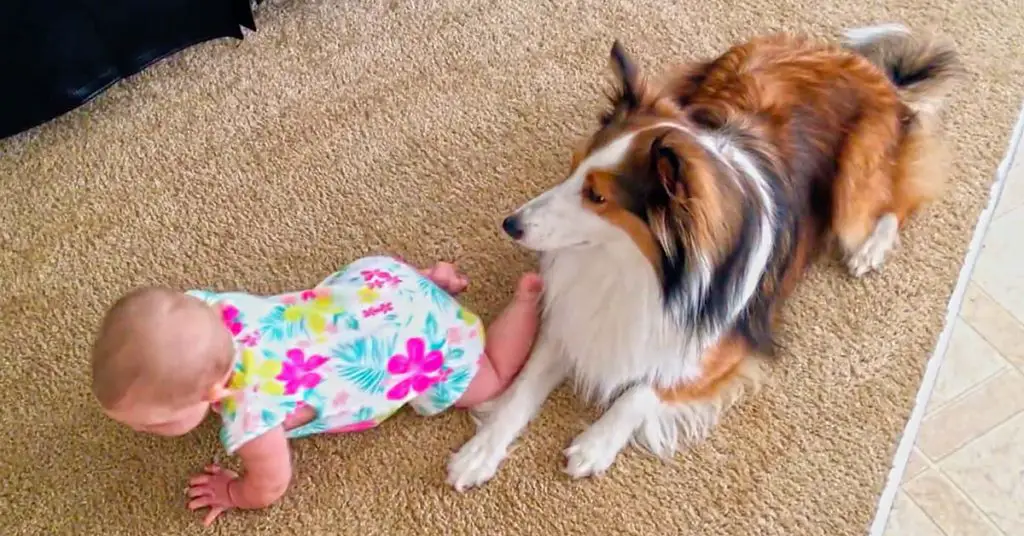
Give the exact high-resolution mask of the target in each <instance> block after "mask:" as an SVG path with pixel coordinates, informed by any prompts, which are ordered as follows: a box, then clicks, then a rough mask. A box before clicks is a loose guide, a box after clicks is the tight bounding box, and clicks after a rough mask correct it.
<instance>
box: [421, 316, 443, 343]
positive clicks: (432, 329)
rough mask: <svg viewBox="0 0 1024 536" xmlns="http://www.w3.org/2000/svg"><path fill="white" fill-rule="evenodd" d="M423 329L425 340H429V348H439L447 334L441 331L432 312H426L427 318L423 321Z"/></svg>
mask: <svg viewBox="0 0 1024 536" xmlns="http://www.w3.org/2000/svg"><path fill="white" fill-rule="evenodd" d="M423 329H424V331H426V335H427V341H428V342H430V349H431V350H440V349H441V347H443V346H444V343H445V341H446V340H447V335H446V334H445V333H442V332H441V328H440V326H438V325H437V318H435V317H434V314H433V313H427V320H426V322H425V323H424V326H423Z"/></svg>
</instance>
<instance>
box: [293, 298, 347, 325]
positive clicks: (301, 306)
mask: <svg viewBox="0 0 1024 536" xmlns="http://www.w3.org/2000/svg"><path fill="white" fill-rule="evenodd" d="M344 311H345V309H344V308H343V307H341V306H339V305H336V304H335V303H334V299H333V298H332V297H331V296H329V295H328V296H316V297H314V298H312V299H308V300H305V301H301V302H299V303H295V304H292V305H289V306H288V307H286V308H285V310H284V320H285V322H292V323H294V322H302V321H305V323H306V326H307V327H308V328H309V331H310V332H312V333H313V334H320V333H323V332H324V330H325V329H326V328H327V319H328V317H333V316H334V315H338V314H341V313H343V312H344Z"/></svg>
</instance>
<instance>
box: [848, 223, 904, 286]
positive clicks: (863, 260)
mask: <svg viewBox="0 0 1024 536" xmlns="http://www.w3.org/2000/svg"><path fill="white" fill-rule="evenodd" d="M899 238H900V237H899V221H897V220H896V216H895V215H894V214H886V215H884V216H882V217H881V218H880V219H879V220H878V223H877V224H876V225H875V230H874V231H873V232H872V233H871V236H869V237H868V239H867V240H865V241H864V243H863V244H861V246H860V249H858V250H857V251H856V252H854V253H853V254H852V255H850V257H849V259H847V261H846V264H847V268H849V270H850V274H851V275H853V276H854V277H863V276H864V275H867V274H868V273H869V272H873V271H876V270H878V269H879V268H881V267H882V264H883V263H885V259H886V257H887V256H888V255H889V252H890V251H892V250H893V248H895V247H896V245H897V244H898V243H899Z"/></svg>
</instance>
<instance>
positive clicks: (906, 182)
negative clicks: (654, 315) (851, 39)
mask: <svg viewBox="0 0 1024 536" xmlns="http://www.w3.org/2000/svg"><path fill="white" fill-rule="evenodd" d="M903 37H904V38H901V36H896V37H887V38H886V39H884V40H879V41H877V42H873V43H871V44H870V46H863V47H861V48H856V47H853V46H846V47H844V46H839V45H835V44H822V43H820V42H816V41H813V40H810V39H806V38H801V37H795V36H791V35H775V36H768V37H759V38H755V39H753V40H750V41H748V42H746V43H744V44H741V45H738V46H735V47H733V48H731V49H730V50H728V51H727V52H725V53H724V54H722V55H721V56H719V57H718V58H716V59H714V60H711V61H705V62H696V63H690V64H686V65H681V66H679V67H677V68H675V69H672V70H670V71H669V72H667V73H666V74H665V75H664V76H663V77H661V78H660V79H659V80H648V79H646V78H645V77H644V76H643V75H642V73H640V72H639V70H638V69H637V68H636V67H635V66H634V64H633V63H632V62H631V61H630V59H629V58H628V57H627V55H626V53H625V51H624V50H623V48H622V47H621V46H620V45H619V44H618V43H616V45H615V46H614V47H613V50H612V66H613V69H614V71H615V73H616V75H617V81H618V85H617V91H616V92H615V93H614V94H612V95H611V101H612V106H611V109H610V110H609V111H608V112H607V113H606V114H605V115H603V116H602V118H601V123H602V128H601V129H600V130H599V131H598V132H596V133H595V134H594V135H593V136H592V137H591V138H590V139H588V140H587V141H586V143H584V144H582V146H581V147H580V149H579V150H577V151H575V152H574V154H573V167H574V168H575V166H576V165H577V164H578V163H579V162H580V161H581V160H582V159H583V158H585V157H586V155H587V154H589V153H590V152H592V151H594V150H597V149H599V148H601V147H603V146H604V145H606V144H607V143H609V141H610V140H614V139H617V138H620V137H621V136H623V135H624V134H626V133H630V132H634V133H636V138H635V141H634V142H633V143H632V150H631V153H630V155H629V157H628V158H627V159H626V162H624V163H623V164H622V165H621V166H620V168H619V169H615V170H608V171H607V172H594V173H591V174H590V175H589V176H588V177H587V178H586V184H585V187H584V189H583V191H582V195H583V197H584V199H583V201H584V204H585V206H589V207H590V208H591V210H593V211H594V212H595V213H597V214H599V215H600V216H602V217H604V218H606V219H607V220H608V221H609V222H611V223H613V224H614V225H617V226H619V227H620V228H622V229H623V230H624V231H625V232H626V233H628V234H629V235H630V236H631V237H632V238H633V240H634V242H635V243H636V245H637V247H638V248H639V249H640V250H641V251H642V252H643V253H644V255H645V256H646V257H647V258H648V259H649V260H650V261H651V263H652V266H653V267H654V269H655V270H656V271H657V272H658V274H659V276H660V277H661V278H662V279H663V280H664V281H665V288H666V292H667V293H670V292H672V291H674V292H677V293H683V294H685V293H687V292H690V289H686V288H681V289H680V288H678V286H675V284H676V283H678V281H675V280H674V279H679V278H683V277H684V276H685V273H684V272H685V270H693V269H695V268H694V267H695V266H697V265H698V264H699V263H700V262H701V260H702V259H704V260H705V262H709V263H710V264H711V266H712V268H713V269H715V270H718V269H720V268H722V267H723V264H725V263H727V262H730V261H729V259H730V258H731V257H730V255H731V254H732V252H734V251H736V250H737V248H740V247H742V246H743V245H744V241H745V240H750V239H751V237H750V236H749V235H747V234H745V232H744V229H745V225H747V223H745V222H746V220H745V218H750V217H751V202H752V195H753V194H752V191H751V189H750V188H749V187H746V186H744V184H743V177H741V175H743V174H744V171H743V170H737V169H731V168H729V166H727V165H726V164H725V163H723V161H722V159H721V158H720V157H719V156H716V155H713V154H709V151H708V150H707V148H706V147H705V146H702V145H701V144H700V143H698V142H697V141H696V138H695V136H694V135H693V134H692V133H694V132H709V131H710V132H717V133H720V135H722V136H726V137H729V138H730V139H731V140H733V142H734V143H736V144H737V145H738V146H741V147H742V149H743V150H744V151H747V152H748V153H749V154H751V155H753V156H754V157H755V160H756V162H757V165H758V166H759V169H760V172H761V174H762V175H763V176H764V177H767V178H768V179H770V180H771V182H772V184H771V195H772V196H773V199H774V203H773V206H774V207H775V208H774V209H772V210H776V211H779V212H780V216H779V217H778V218H776V219H775V220H774V221H775V225H776V227H777V228H775V229H773V230H772V232H774V236H775V248H776V249H777V251H776V252H774V253H773V254H772V256H771V258H770V260H769V262H768V264H767V266H766V267H765V271H764V273H763V274H762V277H761V279H760V283H759V285H758V288H757V290H756V291H755V295H754V297H753V298H752V299H751V304H750V305H749V306H747V307H746V308H745V309H744V311H743V312H742V315H741V316H740V317H739V318H738V319H736V320H735V321H734V322H733V323H731V324H730V325H727V326H724V329H723V330H722V331H721V332H720V333H719V334H718V335H717V336H716V338H715V339H714V340H713V341H710V344H709V346H708V347H709V348H710V349H709V350H708V351H707V352H706V354H705V355H704V358H703V370H704V373H703V375H702V377H700V378H698V379H696V380H693V381H692V382H688V383H686V384H680V385H677V386H675V387H673V388H671V389H662V390H661V391H660V393H661V396H662V399H663V400H664V401H666V402H682V401H693V400H713V399H716V398H717V397H720V396H722V392H723V391H725V390H728V389H729V388H730V386H732V385H734V384H735V383H736V382H735V381H734V380H736V379H738V378H739V377H740V376H744V375H743V374H740V372H741V369H742V368H743V365H744V364H749V362H750V361H752V360H758V359H759V358H761V357H764V356H767V355H770V354H771V350H772V337H771V332H772V331H773V326H774V323H775V319H776V316H777V311H778V307H779V305H780V304H781V303H782V301H783V300H784V299H785V298H786V296H787V295H789V293H790V292H792V290H793V289H794V288H795V286H796V285H797V284H798V282H799V280H800V279H801V276H802V274H803V273H804V270H805V269H806V267H807V265H808V263H809V262H810V261H811V260H812V259H813V258H814V256H815V253H817V252H818V251H819V250H820V249H821V247H822V246H823V245H825V244H826V243H827V242H828V241H829V240H830V239H832V238H834V239H835V241H836V242H837V243H838V245H839V247H840V251H841V252H842V253H843V255H844V256H845V257H846V258H847V259H849V258H851V257H852V256H854V255H855V254H856V253H857V252H858V251H859V250H860V249H861V248H862V247H863V246H864V244H865V241H866V240H868V239H869V237H870V236H871V235H872V232H874V231H875V228H876V226H877V225H878V223H879V220H880V218H881V217H883V215H887V214H892V215H893V216H894V217H895V218H896V221H897V223H898V226H900V227H901V226H902V225H903V223H904V222H905V221H906V220H907V218H909V217H910V216H911V215H912V214H914V213H915V211H917V209H918V208H919V207H920V206H921V205H922V204H924V203H926V202H928V201H930V200H932V199H933V198H934V197H935V196H936V195H937V194H938V192H939V191H940V188H941V185H942V182H943V181H942V172H943V169H942V168H943V164H942V163H943V162H944V160H943V157H944V153H943V149H942V147H941V146H940V144H939V143H938V136H939V134H940V133H939V126H938V123H939V122H938V117H937V114H938V111H939V108H940V106H939V102H940V97H944V96H945V93H946V92H948V90H949V88H950V87H951V83H952V82H953V81H955V79H956V78H957V77H958V75H959V74H960V70H961V66H960V64H959V60H958V58H957V56H956V55H955V54H954V53H953V52H952V49H951V48H950V47H949V46H948V45H945V44H943V43H942V42H938V41H915V40H914V39H917V38H911V37H909V36H903ZM898 62H903V63H902V64H901V65H894V64H895V63H898ZM900 68H902V69H904V70H906V69H908V68H916V69H917V71H916V72H917V73H918V79H916V80H913V83H910V82H909V81H908V80H906V79H904V80H901V79H900V78H899V76H901V73H899V72H896V70H897V69H900ZM902 74H903V75H906V74H907V73H905V72H904V73H902ZM911 74H913V73H911ZM910 78H913V77H912V76H910ZM901 84H902V85H901ZM664 125H671V126H672V127H678V128H668V129H666V128H661V126H664ZM754 205H756V201H755V202H754ZM760 209H761V210H767V209H766V208H765V207H763V206H762V207H760ZM753 210H754V211H755V213H756V210H757V207H755V208H754V209H753ZM672 289H674V290H672ZM666 299H671V296H668V295H666ZM701 299H706V300H714V299H715V297H714V296H707V297H701ZM709 303H710V302H709ZM693 314H695V315H698V316H699V315H700V314H703V313H700V312H694V313H693ZM693 325H702V319H701V318H695V319H693Z"/></svg>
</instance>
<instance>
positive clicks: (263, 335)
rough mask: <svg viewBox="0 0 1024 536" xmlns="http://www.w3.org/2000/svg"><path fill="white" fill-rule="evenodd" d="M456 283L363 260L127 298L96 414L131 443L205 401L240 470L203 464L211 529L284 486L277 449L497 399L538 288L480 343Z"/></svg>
mask: <svg viewBox="0 0 1024 536" xmlns="http://www.w3.org/2000/svg"><path fill="white" fill-rule="evenodd" d="M466 285H467V280H466V278H465V277H464V276H462V275H461V274H460V273H458V272H457V271H456V269H455V267H454V266H453V265H451V264H447V263H439V264H437V265H436V266H434V267H433V268H431V269H429V270H422V271H418V270H416V269H414V268H411V267H409V266H408V265H406V264H404V263H403V262H401V261H398V260H395V259H391V258H385V257H369V258H364V259H362V260H359V261H357V262H355V263H353V264H351V265H349V266H348V267H346V268H345V269H344V270H342V271H341V272H338V273H336V274H334V275H332V276H330V277H328V278H327V279H326V280H325V281H324V282H322V283H320V284H319V285H317V286H316V287H314V288H312V289H310V290H305V291H301V292H292V293H288V294H282V295H279V296H271V297H264V296H255V295H251V294H245V293H240V292H225V293H213V292H206V291H189V292H185V293H182V292H175V291H173V290H169V289H165V288H159V287H147V288H142V289H138V290H135V291H133V292H131V293H129V294H127V295H125V296H124V297H122V298H121V299H120V300H118V301H117V303H115V304H114V306H113V307H112V308H111V309H110V311H108V312H107V314H106V316H105V317H104V319H103V323H102V325H101V327H100V331H99V334H98V336H97V339H96V342H95V345H94V348H93V354H92V385H93V392H94V393H95V395H96V398H97V399H98V400H99V402H100V404H101V405H102V407H103V410H104V412H105V413H106V414H107V415H108V416H110V417H111V418H113V419H114V420H116V421H119V422H121V423H123V424H125V425H127V426H130V427H131V428H133V429H135V430H136V431H139V432H146V433H151V434H157V435H162V436H178V435H182V434H185V433H187V432H189V431H191V430H193V429H194V428H196V427H197V426H198V425H199V424H200V422H202V420H203V418H204V417H205V416H206V414H207V411H208V410H209V409H210V407H211V406H212V407H213V408H214V410H215V411H217V412H218V413H219V414H220V418H221V421H222V427H221V430H220V439H221V442H222V443H223V445H224V448H225V449H226V450H227V452H228V453H229V454H234V453H237V454H238V456H239V458H240V460H241V462H242V467H243V473H242V475H241V476H239V475H238V474H237V473H235V472H233V471H230V470H227V469H223V468H220V467H218V466H217V465H210V466H208V467H206V469H205V471H204V472H203V473H202V474H199V475H197V476H194V477H193V478H192V479H191V480H190V481H189V487H188V496H189V503H188V507H189V509H191V510H196V509H200V508H208V509H209V511H208V512H207V514H206V516H205V518H204V520H203V523H204V524H206V525H209V524H210V523H212V522H213V521H214V520H215V519H216V518H217V516H219V515H220V514H221V513H223V512H225V511H226V510H228V509H231V508H249V509H251V508H263V507H266V506H268V505H270V504H272V503H274V502H275V501H277V500H278V499H279V498H280V497H281V496H282V495H283V494H284V492H285V490H286V489H287V487H288V484H289V481H290V480H291V475H292V468H291V458H290V450H289V446H288V440H289V439H292V438H298V437H304V436H308V435H311V434H318V433H340V432H354V431H358V430H366V429H368V428H372V427H374V426H376V425H378V424H380V423H381V422H382V421H383V420H384V419H386V418H387V417H389V416H390V415H392V414H394V413H395V412H396V411H398V410H399V409H400V408H402V406H404V405H406V404H408V405H410V406H412V408H413V409H414V410H415V411H416V412H418V413H419V414H421V415H433V414H436V413H438V412H441V411H443V410H445V409H448V408H451V407H459V408H471V407H473V406H476V405H478V404H481V403H483V402H486V401H488V400H490V399H492V398H494V397H495V396H497V395H499V394H500V393H501V392H502V391H504V390H505V388H506V387H507V386H508V385H509V383H510V382H511V381H512V379H513V378H514V377H515V375H516V374H517V373H518V372H519V369H520V368H521V367H522V365H523V363H524V362H525V361H526V358H527V356H528V355H529V353H530V349H531V346H532V345H533V341H534V338H535V336H536V332H537V325H538V322H539V318H538V307H539V306H538V298H539V296H540V293H541V290H542V283H541V279H540V277H539V276H538V275H536V274H533V273H530V274H526V275H524V276H523V277H522V278H521V279H520V281H519V285H518V288H517V289H516V294H515V297H514V298H513V300H512V302H511V303H509V305H508V306H507V307H506V308H505V310H504V311H503V312H502V313H501V315H500V316H499V317H498V318H497V319H496V320H495V321H494V322H493V324H491V326H490V327H489V328H488V330H487V333H486V343H485V342H484V341H485V336H484V328H483V326H482V325H481V323H480V320H479V319H478V318H477V317H476V316H475V315H474V314H473V313H471V312H469V311H468V310H466V309H464V308H463V307H461V306H460V305H459V303H458V302H456V301H455V299H454V298H452V295H453V294H458V293H459V292H461V291H462V290H464V289H465V288H466Z"/></svg>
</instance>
